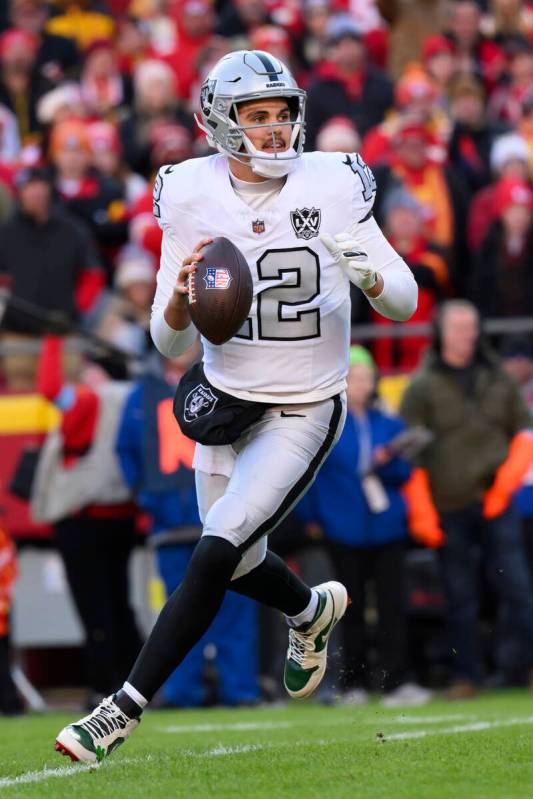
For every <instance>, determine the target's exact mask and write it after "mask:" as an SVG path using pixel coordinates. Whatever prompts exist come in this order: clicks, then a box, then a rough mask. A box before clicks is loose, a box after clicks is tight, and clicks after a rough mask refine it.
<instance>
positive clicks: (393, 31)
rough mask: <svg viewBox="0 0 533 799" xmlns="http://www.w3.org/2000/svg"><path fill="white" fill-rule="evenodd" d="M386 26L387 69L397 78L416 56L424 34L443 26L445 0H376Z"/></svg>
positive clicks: (446, 5)
mask: <svg viewBox="0 0 533 799" xmlns="http://www.w3.org/2000/svg"><path fill="white" fill-rule="evenodd" d="M378 6H379V9H380V12H381V15H382V16H383V17H384V18H385V19H386V21H387V23H388V25H389V28H390V53H389V62H388V63H389V72H390V74H391V75H392V76H393V77H394V78H397V77H398V76H399V75H401V74H402V72H403V71H404V69H405V67H406V66H407V64H409V63H410V62H411V61H413V60H418V58H419V57H420V53H421V51H422V47H423V43H424V41H425V40H426V39H427V37H428V36H430V35H434V34H438V33H440V32H441V31H442V30H444V27H445V24H446V14H447V11H448V6H449V2H448V0H409V1H408V2H405V0H378Z"/></svg>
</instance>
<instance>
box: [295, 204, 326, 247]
mask: <svg viewBox="0 0 533 799" xmlns="http://www.w3.org/2000/svg"><path fill="white" fill-rule="evenodd" d="M320 217H321V213H320V209H319V208H314V207H313V208H297V209H296V210H295V211H291V224H292V227H293V230H294V232H295V233H296V238H297V239H306V240H307V239H312V238H313V236H318V231H319V230H320Z"/></svg>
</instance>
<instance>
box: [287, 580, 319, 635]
mask: <svg viewBox="0 0 533 799" xmlns="http://www.w3.org/2000/svg"><path fill="white" fill-rule="evenodd" d="M317 607H318V593H317V592H316V591H315V590H314V588H312V589H311V599H310V600H309V604H308V606H307V607H306V608H304V610H302V612H301V613H298V615H297V616H285V620H286V622H287V624H288V625H289V627H301V626H302V624H308V623H309V622H310V621H313V619H314V616H315V613H316V609H317Z"/></svg>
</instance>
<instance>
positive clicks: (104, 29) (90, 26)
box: [46, 0, 115, 50]
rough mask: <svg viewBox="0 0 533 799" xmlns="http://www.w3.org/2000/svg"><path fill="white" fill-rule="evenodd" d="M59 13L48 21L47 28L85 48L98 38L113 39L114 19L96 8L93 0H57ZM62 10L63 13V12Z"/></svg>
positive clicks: (82, 48) (81, 48)
mask: <svg viewBox="0 0 533 799" xmlns="http://www.w3.org/2000/svg"><path fill="white" fill-rule="evenodd" d="M57 5H58V6H59V13H58V14H56V15H54V16H53V17H51V18H50V19H49V20H48V22H47V23H46V30H47V31H48V32H49V33H53V34H56V35H57V36H66V37H67V38H68V39H74V40H75V42H76V43H77V45H78V47H79V49H80V50H85V49H86V48H87V47H89V46H90V45H91V44H92V43H93V42H95V41H97V40H98V39H111V37H112V36H113V32H114V28H115V25H114V22H113V19H112V18H111V17H110V16H108V14H105V13H103V12H102V11H101V7H100V9H97V8H95V7H94V6H95V3H93V2H92V0H57ZM61 12H62V13H61Z"/></svg>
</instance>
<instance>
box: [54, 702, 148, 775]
mask: <svg viewBox="0 0 533 799" xmlns="http://www.w3.org/2000/svg"><path fill="white" fill-rule="evenodd" d="M139 723H140V719H130V718H129V716H126V714H125V713H123V712H122V710H121V709H120V708H119V707H118V705H116V704H115V702H114V701H113V697H112V696H108V697H107V699H104V700H103V701H102V702H100V704H99V705H98V707H97V708H96V709H95V710H93V712H92V713H90V714H89V715H88V716H85V717H84V718H82V719H80V720H79V721H76V722H74V724H69V725H68V726H67V727H64V728H63V729H62V730H61V732H60V733H59V735H58V736H57V738H56V742H55V749H56V751H57V752H60V753H61V754H62V755H66V756H67V757H70V759H71V760H79V761H81V762H82V763H98V762H100V761H101V760H103V759H104V758H106V757H109V755H110V754H111V752H114V751H115V749H117V747H119V746H120V745H121V744H123V743H124V741H125V740H126V738H128V737H129V736H130V735H131V733H132V732H133V730H135V729H136V727H138V725H139Z"/></svg>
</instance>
